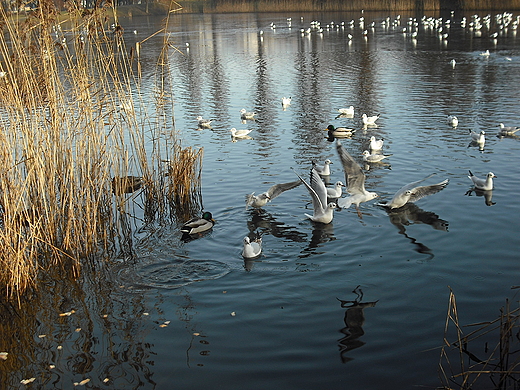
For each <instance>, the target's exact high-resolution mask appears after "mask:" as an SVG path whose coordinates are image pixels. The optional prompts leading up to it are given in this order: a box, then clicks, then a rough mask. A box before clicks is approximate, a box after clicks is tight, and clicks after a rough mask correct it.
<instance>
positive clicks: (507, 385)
mask: <svg viewBox="0 0 520 390" xmlns="http://www.w3.org/2000/svg"><path fill="white" fill-rule="evenodd" d="M466 326H467V327H469V326H471V327H474V330H473V331H471V332H469V333H467V334H465V332H464V331H463V326H462V325H461V324H460V322H459V316H458V309H457V303H456V299H455V295H454V294H453V291H451V290H450V298H449V304H448V313H447V316H446V325H445V328H444V345H443V347H442V348H441V355H440V361H439V374H440V379H441V382H442V383H443V387H442V388H443V389H449V390H452V389H460V390H469V389H475V388H493V389H497V390H506V389H511V390H513V389H515V390H516V389H519V388H520V349H519V347H520V338H519V335H520V308H516V309H512V308H511V304H510V302H509V301H508V300H506V304H505V306H504V307H502V308H501V310H500V315H499V317H498V318H496V319H495V320H492V321H486V322H480V323H476V324H471V325H466ZM450 339H451V341H450Z"/></svg>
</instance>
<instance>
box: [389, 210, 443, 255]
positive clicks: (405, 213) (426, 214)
mask: <svg viewBox="0 0 520 390" xmlns="http://www.w3.org/2000/svg"><path fill="white" fill-rule="evenodd" d="M385 210H386V212H387V213H388V217H389V219H390V222H391V223H392V225H394V226H395V227H397V229H398V230H399V234H402V235H403V236H405V237H406V238H407V239H408V240H410V242H411V243H412V244H413V245H414V246H415V250H416V251H417V252H419V253H422V254H427V255H429V256H430V258H433V256H434V255H433V253H432V251H431V249H430V248H429V247H427V246H426V245H424V244H423V243H421V242H419V241H417V239H415V238H414V237H411V236H410V235H408V233H406V228H407V226H410V225H415V224H425V225H430V226H431V227H433V228H434V229H435V230H439V231H443V232H447V231H448V221H446V220H444V219H441V218H440V217H439V216H438V215H437V214H435V213H433V212H431V211H425V210H423V209H421V208H420V207H419V206H417V205H416V204H415V203H407V204H405V205H404V206H402V207H399V208H396V209H388V208H385Z"/></svg>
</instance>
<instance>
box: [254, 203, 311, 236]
mask: <svg viewBox="0 0 520 390" xmlns="http://www.w3.org/2000/svg"><path fill="white" fill-rule="evenodd" d="M247 229H248V230H249V232H250V233H258V234H260V235H262V236H263V235H265V234H270V235H272V236H274V237H277V238H283V239H285V240H288V241H294V242H305V241H306V240H307V235H306V234H305V233H302V232H299V231H298V230H296V228H295V227H294V226H288V225H286V224H285V223H284V222H280V221H278V220H277V219H276V218H275V217H274V216H273V215H272V214H270V213H268V212H267V211H265V210H263V209H252V210H250V212H249V220H248V221H247Z"/></svg>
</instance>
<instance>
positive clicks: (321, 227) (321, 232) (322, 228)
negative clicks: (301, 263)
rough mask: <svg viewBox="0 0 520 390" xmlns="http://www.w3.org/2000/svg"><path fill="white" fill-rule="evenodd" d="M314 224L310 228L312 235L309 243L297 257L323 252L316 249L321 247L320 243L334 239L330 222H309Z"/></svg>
mask: <svg viewBox="0 0 520 390" xmlns="http://www.w3.org/2000/svg"><path fill="white" fill-rule="evenodd" d="M311 223H312V224H313V226H314V229H313V230H312V236H311V239H310V241H309V244H308V245H307V247H306V248H305V249H303V250H302V252H301V254H300V255H299V256H298V257H299V258H301V259H302V258H305V257H309V256H311V255H313V254H319V253H324V252H317V251H316V249H317V248H319V247H321V246H322V244H324V243H325V242H328V241H333V240H335V239H336V237H335V236H334V226H333V224H332V223H327V224H324V223H319V222H311Z"/></svg>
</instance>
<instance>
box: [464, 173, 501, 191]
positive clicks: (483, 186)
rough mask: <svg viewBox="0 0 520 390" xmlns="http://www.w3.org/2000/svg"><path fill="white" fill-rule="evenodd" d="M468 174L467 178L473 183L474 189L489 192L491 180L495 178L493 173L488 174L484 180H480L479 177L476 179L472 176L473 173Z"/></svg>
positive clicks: (491, 184) (491, 185) (491, 186)
mask: <svg viewBox="0 0 520 390" xmlns="http://www.w3.org/2000/svg"><path fill="white" fill-rule="evenodd" d="M468 172H469V176H468V177H469V178H470V180H471V181H472V182H473V185H474V186H475V188H476V189H477V190H482V191H489V190H492V189H493V178H496V176H495V174H494V173H493V172H489V173H488V174H487V175H486V178H485V179H481V178H479V177H476V176H475V175H474V174H473V172H471V171H468Z"/></svg>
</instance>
